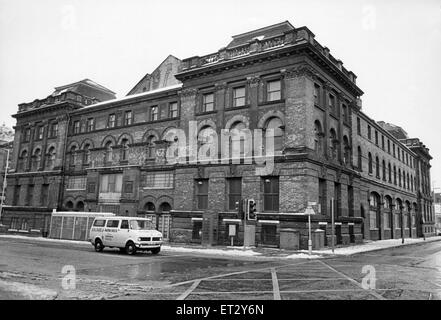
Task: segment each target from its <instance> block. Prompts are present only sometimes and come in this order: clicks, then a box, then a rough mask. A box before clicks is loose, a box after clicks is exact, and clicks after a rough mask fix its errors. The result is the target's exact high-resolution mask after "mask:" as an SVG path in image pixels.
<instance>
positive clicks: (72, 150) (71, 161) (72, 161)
mask: <svg viewBox="0 0 441 320" xmlns="http://www.w3.org/2000/svg"><path fill="white" fill-rule="evenodd" d="M76 152H77V147H75V146H72V147H71V148H70V157H69V166H71V167H72V166H75V153H76Z"/></svg>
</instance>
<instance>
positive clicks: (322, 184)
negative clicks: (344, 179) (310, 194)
mask: <svg viewBox="0 0 441 320" xmlns="http://www.w3.org/2000/svg"><path fill="white" fill-rule="evenodd" d="M326 199H327V197H326V180H325V179H320V178H319V205H320V213H321V214H323V215H326V205H327V200H326Z"/></svg>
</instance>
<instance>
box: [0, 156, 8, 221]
mask: <svg viewBox="0 0 441 320" xmlns="http://www.w3.org/2000/svg"><path fill="white" fill-rule="evenodd" d="M2 150H6V152H7V154H6V164H5V176H4V178H3V187H2V199H1V202H0V226H2V225H3V223H2V213H3V204H4V199H5V190H6V178H7V176H8V168H9V149H4V148H2Z"/></svg>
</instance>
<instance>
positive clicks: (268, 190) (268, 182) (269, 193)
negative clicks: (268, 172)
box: [263, 177, 279, 212]
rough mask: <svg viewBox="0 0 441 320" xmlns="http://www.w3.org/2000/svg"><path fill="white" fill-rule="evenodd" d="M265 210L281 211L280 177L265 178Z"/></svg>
mask: <svg viewBox="0 0 441 320" xmlns="http://www.w3.org/2000/svg"><path fill="white" fill-rule="evenodd" d="M263 210H264V211H276V212H277V211H279V177H266V178H263Z"/></svg>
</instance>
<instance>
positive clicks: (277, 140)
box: [265, 118, 283, 151]
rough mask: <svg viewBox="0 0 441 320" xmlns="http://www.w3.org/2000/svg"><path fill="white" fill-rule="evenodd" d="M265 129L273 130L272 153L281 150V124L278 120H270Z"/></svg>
mask: <svg viewBox="0 0 441 320" xmlns="http://www.w3.org/2000/svg"><path fill="white" fill-rule="evenodd" d="M266 129H273V134H274V151H281V150H282V149H283V124H282V120H280V119H279V118H271V119H270V120H269V121H268V124H267V125H266ZM265 143H266V139H265Z"/></svg>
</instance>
